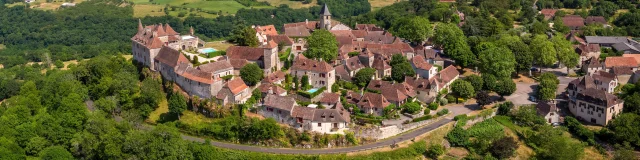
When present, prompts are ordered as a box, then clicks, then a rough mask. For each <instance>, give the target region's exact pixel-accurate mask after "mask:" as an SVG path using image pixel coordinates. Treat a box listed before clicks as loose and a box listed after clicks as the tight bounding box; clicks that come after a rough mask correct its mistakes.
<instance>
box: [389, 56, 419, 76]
mask: <svg viewBox="0 0 640 160" xmlns="http://www.w3.org/2000/svg"><path fill="white" fill-rule="evenodd" d="M390 65H391V79H393V80H395V81H396V82H404V78H405V77H406V76H410V77H412V76H415V74H416V71H415V70H413V67H412V66H411V63H409V61H408V60H407V58H406V57H404V56H402V54H394V55H393V56H392V57H391V62H390Z"/></svg>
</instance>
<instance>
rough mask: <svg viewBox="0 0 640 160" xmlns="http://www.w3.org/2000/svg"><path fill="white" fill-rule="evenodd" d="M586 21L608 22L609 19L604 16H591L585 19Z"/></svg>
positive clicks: (592, 22)
mask: <svg viewBox="0 0 640 160" xmlns="http://www.w3.org/2000/svg"><path fill="white" fill-rule="evenodd" d="M584 23H586V24H587V25H589V24H607V20H606V19H604V17H602V16H589V17H587V19H585V20H584Z"/></svg>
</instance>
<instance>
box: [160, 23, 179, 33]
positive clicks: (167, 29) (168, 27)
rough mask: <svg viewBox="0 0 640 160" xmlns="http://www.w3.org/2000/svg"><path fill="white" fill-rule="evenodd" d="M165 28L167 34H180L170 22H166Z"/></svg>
mask: <svg viewBox="0 0 640 160" xmlns="http://www.w3.org/2000/svg"><path fill="white" fill-rule="evenodd" d="M164 30H165V32H166V33H167V35H180V34H179V33H178V32H176V31H175V30H173V28H171V26H169V24H168V23H165V24H164Z"/></svg>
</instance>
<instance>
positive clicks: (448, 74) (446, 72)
mask: <svg viewBox="0 0 640 160" xmlns="http://www.w3.org/2000/svg"><path fill="white" fill-rule="evenodd" d="M438 74H439V75H440V79H441V82H442V83H449V82H451V81H452V80H453V79H454V78H455V77H456V76H458V75H460V72H458V69H456V67H454V66H453V65H450V66H449V67H447V68H445V69H442V70H441V71H440V73H438Z"/></svg>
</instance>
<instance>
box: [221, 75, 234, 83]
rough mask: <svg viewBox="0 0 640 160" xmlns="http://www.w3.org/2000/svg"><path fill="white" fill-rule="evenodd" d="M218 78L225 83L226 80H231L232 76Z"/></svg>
mask: <svg viewBox="0 0 640 160" xmlns="http://www.w3.org/2000/svg"><path fill="white" fill-rule="evenodd" d="M220 78H222V79H223V80H225V81H228V80H231V79H232V78H233V75H231V74H230V75H226V76H222V77H220Z"/></svg>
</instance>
